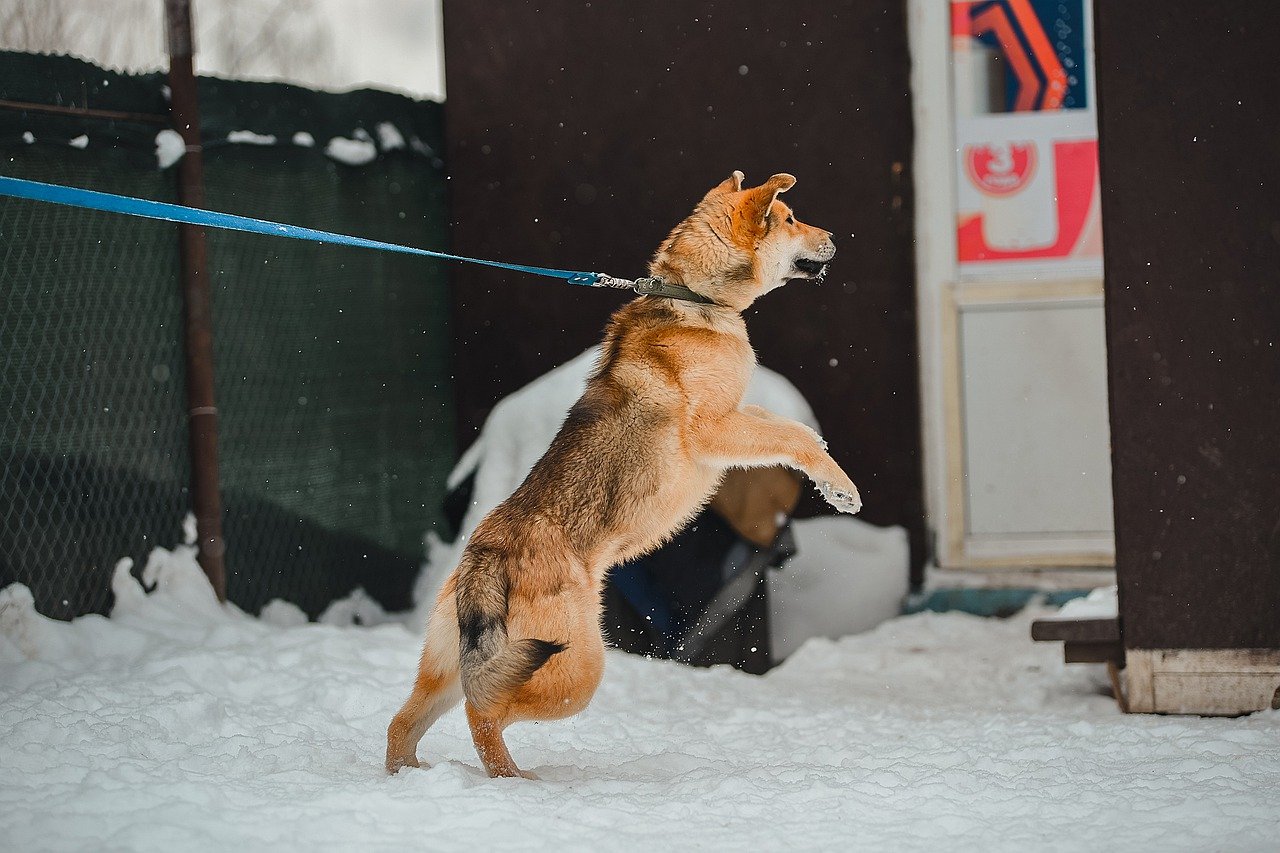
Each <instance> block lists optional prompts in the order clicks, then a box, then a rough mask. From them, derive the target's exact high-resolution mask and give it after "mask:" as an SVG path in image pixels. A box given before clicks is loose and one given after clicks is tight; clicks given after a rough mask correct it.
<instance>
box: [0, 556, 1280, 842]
mask: <svg viewBox="0 0 1280 853" xmlns="http://www.w3.org/2000/svg"><path fill="white" fill-rule="evenodd" d="M145 576H146V578H147V579H148V580H149V581H150V582H154V583H156V584H157V588H156V590H155V591H154V592H153V593H151V594H150V595H147V594H144V592H143V590H142V588H141V587H140V586H139V585H138V584H137V582H136V581H134V580H133V578H132V577H131V576H129V575H128V574H127V572H123V571H122V572H119V573H118V574H117V582H116V594H117V602H118V603H117V606H116V611H115V613H114V614H113V616H112V618H111V619H104V618H101V617H86V618H83V619H79V620H77V621H75V622H74V623H70V624H67V623H59V622H53V621H50V620H47V619H45V618H44V617H42V616H39V615H38V614H36V613H35V612H34V611H33V610H32V608H31V604H30V597H29V595H26V594H25V589H23V588H21V587H17V586H15V587H10V588H9V589H8V590H5V591H4V592H2V593H0V731H3V733H4V736H3V740H0V768H3V775H2V776H0V839H3V840H2V841H0V848H3V849H6V850H24V851H25V850H166V851H169V850H183V851H187V850H229V849H233V850H243V851H255V850H306V849H313V848H315V849H326V850H378V849H393V848H394V849H431V850H464V849H465V850H536V849H556V850H645V851H647V850H652V849H655V848H657V849H676V850H744V849H751V850H782V849H787V850H831V849H869V850H930V851H936V850H981V851H992V850H1018V851H1026V850H1101V849H1106V850H1139V851H1144V850H1152V851H1154V850H1160V851H1166V850H1224V851H1228V850H1229V851H1246V850H1259V851H1261V850H1275V849H1276V847H1277V843H1278V840H1280V835H1278V834H1277V831H1278V829H1280V712H1275V711H1270V712H1263V713H1260V714H1255V715H1253V716H1252V717H1247V718H1242V719H1235V720H1223V719H1198V718H1181V717H1178V718H1175V717H1139V716H1129V717H1126V716H1122V715H1121V714H1119V713H1118V712H1117V711H1116V709H1115V705H1114V703H1113V702H1112V701H1111V700H1110V699H1109V698H1107V697H1106V696H1103V695H1101V694H1100V692H1099V685H1100V683H1101V679H1100V678H1099V677H1098V674H1097V673H1094V672H1092V671H1091V670H1090V669H1089V668H1085V667H1064V666H1063V664H1062V663H1061V662H1060V661H1061V652H1060V650H1059V649H1058V648H1056V647H1054V646H1052V645H1043V644H1041V645H1036V644H1032V643H1031V642H1030V641H1029V640H1028V623H1029V621H1030V619H1031V618H1032V615H1033V614H1030V613H1029V614H1026V615H1023V616H1019V617H1017V618H1014V619H1011V620H1008V621H994V620H982V619H977V618H974V617H969V616H961V615H950V614H947V615H939V614H921V615H917V616H911V617H905V618H900V619H895V620H892V621H890V622H887V623H885V624H883V625H881V626H880V627H879V628H878V629H876V630H875V631H873V632H871V633H868V634H864V635H860V636H855V637H850V638H847V639H844V640H840V641H829V640H821V639H819V640H812V641H810V642H809V643H807V644H806V645H804V646H803V647H802V648H800V649H799V650H798V651H796V652H795V653H794V654H792V655H791V657H790V658H789V659H788V660H787V662H786V663H785V664H783V665H782V666H781V667H779V668H778V669H776V670H774V671H773V672H771V673H770V674H769V675H767V676H765V677H763V678H756V677H752V676H747V675H743V674H740V673H737V672H735V671H732V670H729V669H713V670H695V669H688V668H685V667H682V666H680V665H678V664H674V663H669V662H662V661H653V660H644V659H641V658H635V657H628V656H625V655H622V654H611V655H610V657H609V659H608V665H607V670H606V674H605V678H604V683H603V684H602V685H601V689H600V692H599V693H598V694H597V696H596V699H595V701H594V702H593V704H592V705H591V706H590V707H589V708H588V709H587V710H586V711H585V712H584V713H583V714H581V715H580V716H579V717H577V718H575V719H572V720H567V721H563V722H559V723H548V724H543V725H524V726H515V727H513V728H512V729H511V730H510V733H509V742H510V744H511V747H512V751H513V753H514V754H515V755H516V757H517V759H518V760H519V761H520V762H521V764H522V766H524V767H527V768H529V769H532V770H534V771H535V772H537V773H538V774H539V775H540V776H541V777H542V778H541V781H526V780H510V779H500V780H491V779H488V778H487V777H485V775H484V774H483V772H482V771H481V770H480V768H479V762H478V760H477V758H476V755H475V753H474V751H473V749H472V747H471V743H470V740H469V737H468V735H467V731H466V726H465V722H464V720H463V718H462V715H461V713H460V712H459V711H454V712H451V713H450V714H449V715H447V716H446V717H445V718H444V719H443V720H441V722H440V723H439V724H438V725H437V727H436V728H435V729H433V730H432V731H431V732H430V733H428V736H427V738H426V740H425V742H424V747H425V749H424V750H423V752H422V753H421V754H422V756H423V757H424V758H426V759H428V760H429V761H431V762H432V765H433V766H431V767H430V768H429V769H406V770H404V771H402V772H401V773H400V774H399V775H397V776H394V777H388V776H386V775H385V774H384V773H383V770H382V751H383V733H384V729H385V726H386V723H387V721H388V720H389V719H390V717H391V715H392V714H393V713H394V711H395V710H396V708H397V707H398V705H399V703H400V702H401V700H402V699H404V697H405V695H406V693H407V691H408V689H409V685H410V679H411V678H412V676H413V671H414V664H415V660H416V656H417V651H418V637H417V635H416V633H414V632H411V631H410V630H408V629H407V628H405V627H404V626H402V625H400V624H384V625H379V626H377V627H373V628H362V627H340V626H336V625H325V624H296V620H294V619H292V618H290V616H291V612H290V608H289V607H287V606H284V607H276V608H273V609H272V610H271V611H269V613H270V614H272V615H271V621H266V620H258V619H252V618H249V617H247V616H245V615H244V614H242V613H239V612H238V611H236V610H234V609H230V608H222V607H219V606H218V605H217V604H216V603H215V602H214V600H213V597H212V594H211V592H210V591H209V588H208V586H207V584H205V582H204V580H203V577H202V576H201V575H200V574H199V571H198V569H197V567H196V565H195V563H194V560H193V559H192V556H191V551H190V549H185V548H180V549H178V550H177V551H176V552H174V553H173V554H169V553H167V552H157V554H156V555H155V557H153V560H152V563H151V564H150V565H149V567H148V569H147V572H146V573H145ZM292 615H296V614H292Z"/></svg>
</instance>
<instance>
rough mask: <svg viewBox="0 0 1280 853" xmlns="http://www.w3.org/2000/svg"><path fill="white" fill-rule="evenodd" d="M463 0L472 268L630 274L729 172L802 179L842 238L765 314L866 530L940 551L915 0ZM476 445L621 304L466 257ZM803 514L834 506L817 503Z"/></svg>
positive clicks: (450, 105) (452, 145) (463, 368)
mask: <svg viewBox="0 0 1280 853" xmlns="http://www.w3.org/2000/svg"><path fill="white" fill-rule="evenodd" d="M778 10H779V7H778V6H777V4H776V3H767V2H764V0H738V2H732V3H730V2H705V3H697V4H684V3H658V4H644V5H643V6H641V5H637V4H631V3H582V2H580V1H579V0H549V2H540V3H537V4H533V3H526V2H510V3H497V4H495V3H475V2H469V0H445V2H444V38H445V63H446V69H445V70H446V82H447V87H448V98H447V103H446V131H447V134H448V152H447V158H446V159H447V163H448V169H449V172H450V176H451V182H450V183H451V193H452V194H451V210H452V212H453V216H454V223H453V248H454V250H455V251H458V252H460V253H462V254H467V255H475V256H480V257H495V258H506V259H510V260H516V261H521V262H525V263H532V264H541V265H547V266H556V267H564V268H571V269H590V270H600V271H606V272H609V273H612V274H614V275H622V276H628V277H630V276H635V275H639V274H641V273H643V272H644V270H645V265H646V262H647V260H648V258H649V256H650V255H651V254H652V252H653V251H654V249H655V248H656V247H657V245H658V243H659V242H660V241H661V240H662V238H663V237H664V236H665V235H666V233H667V232H668V230H669V229H670V228H671V227H672V226H673V225H674V224H675V223H676V222H678V221H679V220H680V219H682V218H683V217H684V216H686V215H687V214H688V212H689V211H690V210H691V209H692V207H693V205H694V204H695V203H696V202H697V201H698V199H699V198H700V197H701V196H702V194H703V193H704V192H705V191H706V190H707V189H709V188H710V187H711V186H712V185H713V184H714V183H715V182H717V181H719V180H721V179H722V178H723V177H724V176H726V175H728V174H729V173H730V172H731V171H732V170H734V169H742V170H744V171H745V172H746V174H747V178H748V181H761V180H763V179H764V178H767V177H768V176H769V175H770V174H772V173H774V172H784V171H785V172H791V173H792V174H794V175H796V176H797V178H798V179H799V183H798V184H797V186H796V188H795V189H794V190H792V191H791V192H790V193H789V194H788V195H787V201H788V202H791V203H792V204H793V205H794V206H795V208H796V210H797V212H798V214H799V216H800V217H801V218H802V219H804V220H805V221H808V222H811V223H814V224H818V225H821V226H822V227H824V228H827V229H829V230H831V231H833V232H834V233H835V242H836V246H837V249H838V252H837V255H836V259H835V263H834V264H833V266H832V271H831V275H830V277H829V278H828V279H827V280H826V282H825V283H824V284H822V285H821V286H805V285H801V284H796V285H792V286H790V287H787V288H783V290H781V291H780V292H778V293H774V294H770V295H769V296H767V297H766V298H765V299H763V300H762V301H761V302H760V303H759V305H758V307H757V308H756V309H753V310H752V311H751V312H749V314H748V316H747V322H748V326H749V328H750V330H751V335H752V341H753V343H754V345H755V346H756V349H757V351H758V352H759V354H760V361H761V363H762V364H765V365H767V366H769V367H771V368H773V369H775V370H778V371H779V372H781V373H782V374H783V375H785V376H786V377H787V378H788V379H790V380H791V381H792V382H794V383H795V384H796V385H797V386H798V387H799V389H800V390H801V391H802V392H803V393H804V395H805V396H806V397H807V398H808V399H809V401H810V403H812V405H813V407H814V410H815V413H816V415H817V417H818V420H819V421H820V422H821V424H822V426H823V428H824V431H825V433H826V435H827V437H828V439H829V440H830V443H831V448H832V452H833V453H834V454H835V456H836V458H837V459H838V460H839V461H840V462H841V464H842V465H844V466H845V467H846V468H847V470H848V471H849V473H850V475H851V476H852V477H853V479H854V481H855V482H856V483H857V484H858V486H859V488H860V489H861V491H862V496H863V499H864V501H865V509H864V510H863V512H862V515H861V516H860V517H861V518H864V519H865V520H867V521H869V522H872V523H874V524H901V525H904V526H905V527H906V528H907V529H908V531H909V532H910V538H911V546H912V553H913V563H914V564H915V565H916V566H917V567H919V566H920V565H921V564H922V562H923V560H924V557H925V548H924V543H925V534H924V507H923V489H922V483H921V479H922V473H921V466H920V415H919V388H918V377H917V370H918V364H917V358H916V324H915V297H914V256H913V251H912V239H913V233H914V228H913V209H914V205H913V198H912V178H911V174H910V167H911V152H912V125H911V121H912V120H911V99H910V88H909V81H908V76H909V71H910V57H909V53H908V50H907V43H906V20H905V8H904V6H903V4H897V5H895V4H889V5H887V6H885V5H883V4H856V3H855V4H831V3H825V2H820V0H799V2H795V3H792V4H789V5H788V6H787V7H786V10H785V14H779V12H778ZM450 272H451V274H452V276H453V278H452V283H453V291H454V317H453V321H454V329H453V334H454V338H455V341H456V352H457V379H456V383H455V387H457V389H458V395H459V396H458V417H459V422H460V423H459V427H460V429H459V433H458V435H459V441H460V443H461V444H463V445H465V444H466V443H467V442H468V441H470V440H471V438H472V437H474V435H475V434H476V430H478V428H479V427H480V425H481V423H482V422H483V419H484V417H485V415H486V414H487V413H488V411H489V409H490V408H491V407H492V406H493V404H494V403H495V402H496V401H497V400H498V399H499V398H501V397H502V396H503V395H505V394H508V393H510V392H511V391H514V390H515V389H517V388H519V387H520V386H521V385H523V384H525V383H527V382H528V381H529V380H531V379H533V378H534V377H536V376H538V375H540V374H541V373H543V372H545V371H546V370H548V369H550V368H551V367H553V366H555V365H556V364H559V363H561V362H563V361H565V360H567V359H569V358H571V357H573V356H575V355H577V354H578V353H580V352H581V351H582V350H584V349H586V348H587V347H588V346H590V345H591V344H593V343H595V342H596V341H598V340H599V338H600V334H601V331H602V328H603V325H604V322H605V319H606V318H607V316H608V315H609V313H610V312H611V311H612V310H613V309H614V308H616V307H617V306H618V305H619V304H620V303H621V302H622V300H623V297H622V296H621V295H619V294H613V293H605V292H600V291H582V290H576V289H574V288H570V287H565V286H563V285H559V284H554V283H548V282H545V281H540V280H537V279H533V278H530V277H525V276H516V275H510V274H504V273H497V272H493V271H489V270H485V269H483V268H479V267H471V266H454V267H452V268H451V270H450ZM805 495H806V498H805V502H804V503H803V504H802V505H801V508H800V511H801V514H806V513H812V512H814V511H820V510H821V505H820V503H819V502H818V501H817V500H816V499H815V498H814V497H813V496H812V490H811V489H808V488H806V489H805Z"/></svg>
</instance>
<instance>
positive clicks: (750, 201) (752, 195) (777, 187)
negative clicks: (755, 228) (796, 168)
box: [742, 172, 796, 225]
mask: <svg viewBox="0 0 1280 853" xmlns="http://www.w3.org/2000/svg"><path fill="white" fill-rule="evenodd" d="M795 185H796V179H795V177H793V176H792V175H788V174H786V173H785V172H784V173H781V174H777V175H774V176H773V177H772V178H770V179H769V180H767V181H765V182H764V183H763V184H761V185H760V186H758V187H756V188H754V189H751V190H748V191H747V196H746V198H744V199H743V200H742V209H743V213H744V214H745V216H746V218H747V220H748V221H750V222H752V223H753V224H755V225H763V224H764V221H765V219H766V218H767V217H768V216H769V208H771V207H773V200H774V199H775V198H777V197H778V193H784V192H786V191H787V190H789V189H791V188H792V187H794V186H795Z"/></svg>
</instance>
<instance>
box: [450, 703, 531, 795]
mask: <svg viewBox="0 0 1280 853" xmlns="http://www.w3.org/2000/svg"><path fill="white" fill-rule="evenodd" d="M466 709H467V724H468V725H469V726H471V739H472V740H473V741H475V744H476V752H478V753H479V754H480V760H481V761H482V762H484V769H485V770H487V771H488V772H489V775H490V776H492V777H495V778H496V777H498V776H523V777H524V778H525V779H537V778H538V777H537V776H534V775H533V774H532V773H526V772H525V771H523V770H521V769H520V768H519V767H517V766H516V762H515V760H514V759H513V758H512V757H511V753H510V752H508V751H507V744H506V741H504V740H503V739H502V730H503V729H505V728H506V727H507V723H508V721H507V720H505V719H502V718H500V717H492V716H489V715H487V714H482V713H481V712H479V711H477V710H476V707H475V706H474V705H472V704H471V703H470V702H467V703H466Z"/></svg>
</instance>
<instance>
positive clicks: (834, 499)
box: [818, 483, 862, 515]
mask: <svg viewBox="0 0 1280 853" xmlns="http://www.w3.org/2000/svg"><path fill="white" fill-rule="evenodd" d="M818 493H819V494H820V495H822V499H823V500H825V501H826V502H827V503H829V504H831V506H832V507H833V508H834V509H837V510H839V511H840V512H845V513H848V514H849V515H854V514H855V513H857V512H858V510H860V509H862V497H861V495H859V494H858V490H857V489H854V490H853V491H852V492H847V491H845V490H844V489H837V488H836V487H835V486H833V485H831V484H830V483H818Z"/></svg>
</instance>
